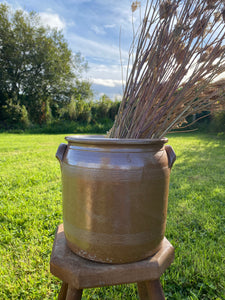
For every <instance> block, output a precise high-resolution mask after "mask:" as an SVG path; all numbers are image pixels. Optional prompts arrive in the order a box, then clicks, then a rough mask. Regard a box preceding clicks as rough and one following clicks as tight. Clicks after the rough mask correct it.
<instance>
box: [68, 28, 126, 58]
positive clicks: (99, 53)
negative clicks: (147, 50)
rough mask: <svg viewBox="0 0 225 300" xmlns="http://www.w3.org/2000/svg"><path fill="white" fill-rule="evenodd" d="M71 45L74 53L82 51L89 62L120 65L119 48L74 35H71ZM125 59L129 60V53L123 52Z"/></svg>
mask: <svg viewBox="0 0 225 300" xmlns="http://www.w3.org/2000/svg"><path fill="white" fill-rule="evenodd" d="M69 40H70V44H71V46H72V49H73V51H74V52H78V51H80V52H81V53H82V55H83V56H85V57H86V58H87V59H88V61H89V62H90V59H91V60H92V61H98V62H100V63H101V62H103V63H106V62H107V63H113V62H114V63H116V64H120V53H119V46H118V47H117V46H115V45H112V44H105V43H104V42H97V41H93V40H90V39H88V38H84V37H81V36H79V35H76V34H74V33H72V34H70V35H69ZM121 54H122V57H123V59H127V57H128V53H127V52H126V51H124V50H121Z"/></svg>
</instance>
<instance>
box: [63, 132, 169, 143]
mask: <svg viewBox="0 0 225 300" xmlns="http://www.w3.org/2000/svg"><path fill="white" fill-rule="evenodd" d="M65 140H66V141H68V142H69V143H79V144H104V145H105V144H108V145H143V144H147V145H158V144H165V143H167V142H168V139H167V138H165V137H164V138H161V139H125V138H123V139H122V138H108V137H106V136H105V135H88V134H84V135H81V134H76V135H70V136H66V137H65Z"/></svg>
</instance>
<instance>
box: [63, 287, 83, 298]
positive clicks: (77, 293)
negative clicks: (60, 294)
mask: <svg viewBox="0 0 225 300" xmlns="http://www.w3.org/2000/svg"><path fill="white" fill-rule="evenodd" d="M82 292H83V290H77V289H75V288H73V287H71V286H68V290H67V295H66V300H81V298H82Z"/></svg>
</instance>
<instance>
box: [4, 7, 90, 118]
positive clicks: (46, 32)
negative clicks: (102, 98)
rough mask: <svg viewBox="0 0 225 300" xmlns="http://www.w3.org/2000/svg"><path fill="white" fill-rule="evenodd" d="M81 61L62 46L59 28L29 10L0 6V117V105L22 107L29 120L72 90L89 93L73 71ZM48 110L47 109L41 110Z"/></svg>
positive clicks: (66, 97) (60, 101) (81, 67)
mask: <svg viewBox="0 0 225 300" xmlns="http://www.w3.org/2000/svg"><path fill="white" fill-rule="evenodd" d="M85 68H86V63H85V62H84V61H83V60H82V58H81V55H80V54H79V53H78V54H76V55H74V54H73V53H72V51H71V50H70V49H69V48H68V44H67V42H66V41H65V39H64V37H63V34H62V32H61V31H57V30H56V29H50V28H49V27H43V26H42V25H41V23H40V19H39V17H38V15H37V14H35V13H34V12H31V13H29V14H28V13H26V12H24V11H22V10H17V11H12V10H11V9H10V7H9V6H7V5H5V4H0V118H1V120H2V119H3V107H6V106H7V103H9V99H10V101H11V102H10V103H11V105H19V106H21V107H22V106H23V105H24V106H25V107H26V109H27V111H28V114H29V117H30V119H31V121H33V122H35V123H42V122H44V121H43V120H46V116H43V113H45V112H46V111H49V109H52V110H53V112H56V110H57V109H56V108H57V107H62V106H63V105H64V104H65V103H69V101H70V98H71V96H72V95H73V94H76V93H77V94H81V95H82V96H90V94H91V87H90V84H88V83H86V82H83V81H82V80H81V79H80V77H79V74H80V72H81V71H82V70H84V69H85ZM46 108H48V109H46Z"/></svg>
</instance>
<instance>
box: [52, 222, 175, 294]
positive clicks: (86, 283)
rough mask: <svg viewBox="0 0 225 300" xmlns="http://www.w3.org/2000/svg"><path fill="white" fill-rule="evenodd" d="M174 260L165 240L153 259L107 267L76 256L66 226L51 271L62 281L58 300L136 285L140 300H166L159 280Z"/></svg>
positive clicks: (57, 241)
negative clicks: (93, 290)
mask: <svg viewBox="0 0 225 300" xmlns="http://www.w3.org/2000/svg"><path fill="white" fill-rule="evenodd" d="M173 259H174V248H173V246H172V245H171V244H170V243H169V241H168V240H167V239H166V238H164V240H163V244H162V248H161V249H160V250H159V251H158V252H157V253H156V254H155V255H154V256H152V257H149V258H147V259H144V260H142V261H139V262H134V263H127V264H104V263H98V262H93V261H90V260H87V259H84V258H82V257H80V256H78V255H76V254H74V253H73V252H72V251H71V250H70V249H69V247H68V246H67V244H66V239H65V235H64V229H63V224H61V225H60V226H59V227H58V229H57V232H56V236H55V241H54V245H53V250H52V255H51V261H50V270H51V273H52V274H53V275H55V276H56V277H58V278H60V279H61V280H62V281H63V284H62V287H61V291H60V293H59V297H58V299H60V300H63V299H66V300H79V299H81V297H82V290H83V289H84V288H94V287H101V286H108V285H117V284H124V283H134V282H137V285H138V292H139V296H140V299H141V300H147V299H151V300H163V299H165V297H164V294H163V290H162V287H161V284H160V281H159V278H160V276H161V275H162V274H163V272H164V271H165V270H166V269H167V268H168V267H169V266H170V264H171V263H172V261H173Z"/></svg>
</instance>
